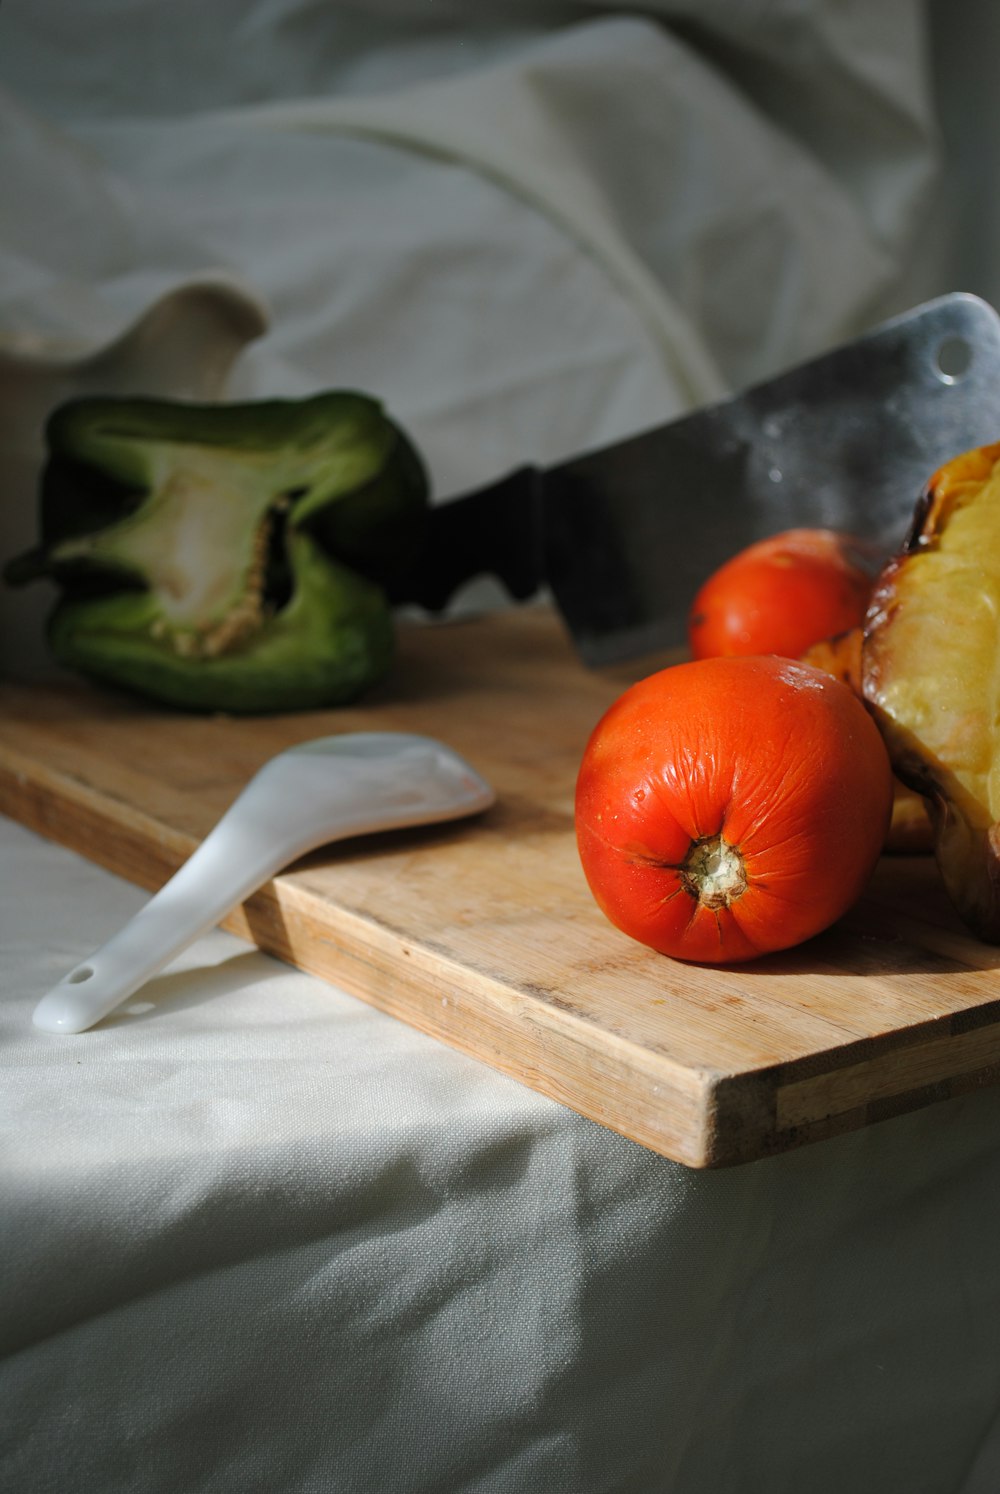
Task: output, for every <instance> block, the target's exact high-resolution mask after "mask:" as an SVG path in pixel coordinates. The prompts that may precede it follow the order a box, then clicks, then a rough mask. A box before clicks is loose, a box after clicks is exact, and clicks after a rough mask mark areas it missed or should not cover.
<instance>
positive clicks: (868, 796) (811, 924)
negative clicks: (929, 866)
mask: <svg viewBox="0 0 1000 1494" xmlns="http://www.w3.org/2000/svg"><path fill="white" fill-rule="evenodd" d="M891 808H892V769H891V767H890V765H889V756H888V753H887V751H886V748H885V746H884V744H883V741H882V737H881V735H880V733H879V730H878V728H877V726H876V725H875V723H874V721H873V720H872V718H871V716H870V715H869V714H868V712H867V710H866V709H865V707H864V705H863V704H862V702H861V701H860V700H859V699H858V698H857V696H856V695H855V694H854V693H853V692H852V691H851V690H850V689H849V687H848V686H847V685H845V684H843V683H842V682H841V681H840V680H837V679H834V678H833V676H832V675H828V674H825V673H824V672H823V671H822V670H819V669H815V668H813V667H812V666H811V665H808V664H801V663H797V662H794V661H792V660H789V659H780V658H777V657H775V656H773V655H768V656H762V657H757V658H746V659H742V658H741V659H704V660H700V661H695V662H692V663H685V664H675V665H673V666H672V667H670V668H668V669H662V670H660V671H659V672H658V673H656V674H652V675H650V676H649V677H648V678H647V679H644V680H641V681H640V682H639V683H638V684H636V685H633V686H632V687H631V688H630V689H628V690H626V691H625V693H624V694H623V695H621V696H620V697H619V698H618V700H617V701H616V702H615V703H614V705H612V707H611V708H610V710H608V711H607V712H606V713H605V715H604V716H603V717H602V718H601V720H600V721H599V722H598V724H597V726H596V727H595V729H594V731H593V733H592V735H591V738H590V741H589V742H588V744H587V748H586V751H585V752H584V755H583V760H582V762H581V765H580V771H579V776H578V779H577V788H576V829H577V844H578V846H579V852H580V860H581V863H582V865H583V870H584V873H585V875H586V878H587V881H588V883H589V885H590V889H591V891H592V892H593V894H594V897H595V898H596V900H597V902H598V905H599V906H600V907H601V909H602V910H603V911H604V913H605V914H606V915H607V917H608V918H609V919H610V920H611V922H612V923H613V924H615V925H616V926H617V927H618V928H620V929H622V930H623V931H624V932H625V933H626V934H629V935H631V936H632V938H634V939H638V940H639V941H640V942H641V943H643V944H648V945H651V946H652V948H653V949H656V950H659V951H660V952H661V953H662V954H667V955H673V956H675V957H677V958H678V959H685V960H694V961H700V962H708V963H712V962H715V963H723V962H729V961H736V960H748V959H752V958H753V957H754V956H755V955H759V954H763V953H765V952H767V951H770V950H777V949H785V948H788V947H789V946H790V945H793V944H798V943H800V942H801V941H802V940H803V939H807V938H809V937H810V936H811V935H813V934H817V933H819V932H820V930H822V929H824V928H826V927H827V926H828V925H829V924H831V923H833V922H834V920H835V919H837V918H839V917H840V915H841V914H842V913H844V912H846V910H847V909H848V908H849V907H850V905H851V904H852V903H853V902H854V900H855V899H856V898H857V897H858V895H859V893H860V892H861V890H862V888H863V887H864V885H865V883H866V881H867V879H868V877H869V875H870V873H871V871H872V869H873V867H874V865H875V862H876V861H877V859H878V856H879V853H880V851H881V849H882V845H883V842H884V839H885V834H886V830H887V828H888V824H889V816H890V812H891Z"/></svg>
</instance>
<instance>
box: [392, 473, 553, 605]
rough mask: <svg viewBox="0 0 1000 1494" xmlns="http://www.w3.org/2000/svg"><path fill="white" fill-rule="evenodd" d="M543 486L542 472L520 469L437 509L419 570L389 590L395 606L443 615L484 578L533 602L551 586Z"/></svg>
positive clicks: (411, 570)
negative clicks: (468, 585) (461, 592)
mask: <svg viewBox="0 0 1000 1494" xmlns="http://www.w3.org/2000/svg"><path fill="white" fill-rule="evenodd" d="M541 485H542V484H541V472H540V470H539V469H538V468H537V467H531V466H524V467H518V468H516V469H515V471H513V472H511V473H509V474H508V475H507V476H506V477H504V478H501V479H500V481H499V482H495V483H491V484H490V485H489V486H488V487H485V488H480V489H478V490H477V491H476V492H474V493H467V494H465V495H464V496H463V497H461V498H452V499H449V500H448V501H447V502H445V503H440V504H437V505H436V506H435V507H434V508H432V509H431V510H430V512H429V513H428V515H427V523H426V526H425V532H424V538H423V542H422V544H421V546H420V549H419V553H418V555H417V556H416V558H415V559H414V562H413V564H412V565H411V566H410V567H409V569H408V570H407V572H406V574H405V575H404V576H403V577H402V578H401V579H400V580H397V581H396V582H394V583H393V584H392V585H390V586H389V588H388V596H389V601H390V602H391V603H392V604H393V605H401V604H403V603H415V604H416V605H418V606H420V607H425V608H426V609H427V610H428V611H430V612H440V611H442V610H443V609H444V607H446V606H447V604H448V602H449V601H450V600H451V598H452V596H453V595H454V594H455V592H456V591H457V590H458V588H459V587H460V586H461V585H462V584H463V583H464V582H466V581H471V580H472V579H473V578H474V577H476V576H483V575H492V576H496V578H497V579H498V580H499V581H501V582H502V583H503V585H504V586H505V587H506V589H507V591H508V592H509V593H510V595H511V597H512V598H513V599H514V600H515V601H524V600H525V599H526V598H528V597H530V596H533V595H534V593H535V592H536V591H538V589H539V588H540V587H541V585H542V584H543V582H544V581H545V574H544V569H545V568H544V565H543V559H542V555H543V551H542V534H541V514H540V505H541Z"/></svg>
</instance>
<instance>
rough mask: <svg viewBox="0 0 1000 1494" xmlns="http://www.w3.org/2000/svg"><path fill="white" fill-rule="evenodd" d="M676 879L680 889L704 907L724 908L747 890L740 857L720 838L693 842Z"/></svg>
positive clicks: (712, 837) (744, 872) (736, 851)
mask: <svg viewBox="0 0 1000 1494" xmlns="http://www.w3.org/2000/svg"><path fill="white" fill-rule="evenodd" d="M680 876H681V884H682V886H683V887H684V890H685V891H686V892H688V893H690V894H691V896H692V897H693V898H696V899H697V900H698V902H699V903H701V904H702V906H703V907H706V908H711V909H715V908H728V907H729V905H730V904H731V903H734V902H735V901H736V899H737V898H740V897H742V896H743V894H744V892H746V890H747V876H746V867H745V866H744V863H743V857H742V856H741V855H740V853H739V851H738V850H737V849H736V847H735V846H733V845H730V844H729V841H728V840H723V838H722V836H721V835H705V836H703V837H702V838H701V840H693V841H692V842H691V845H690V848H689V850H688V853H687V855H686V856H685V858H684V862H683V864H682V866H681V868H680Z"/></svg>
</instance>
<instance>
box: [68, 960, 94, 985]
mask: <svg viewBox="0 0 1000 1494" xmlns="http://www.w3.org/2000/svg"><path fill="white" fill-rule="evenodd" d="M93 973H94V967H93V966H92V965H81V966H80V968H79V970H74V971H73V973H72V975H67V977H66V984H67V985H68V986H79V985H82V983H83V982H84V981H85V980H90V978H91V976H92V975H93Z"/></svg>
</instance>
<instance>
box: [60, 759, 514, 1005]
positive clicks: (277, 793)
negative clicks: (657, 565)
mask: <svg viewBox="0 0 1000 1494" xmlns="http://www.w3.org/2000/svg"><path fill="white" fill-rule="evenodd" d="M494 797H495V796H494V793H493V790H492V789H491V788H490V786H489V784H488V783H486V782H484V780H483V779H482V778H480V777H479V775H478V773H476V772H474V770H473V769H472V768H470V767H469V765H468V763H466V762H465V761H464V760H463V759H462V758H461V757H459V756H458V754H457V753H456V752H453V751H452V749H451V748H450V747H446V746H445V745H444V744H443V743H442V742H437V741H435V740H434V739H433V738H431V737H421V736H413V735H411V734H409V733H405V732H349V733H345V734H344V735H343V736H338V737H320V738H318V739H316V740H315V741H311V742H303V743H302V744H301V745H300V746H298V747H292V748H290V749H289V751H287V752H282V753H280V754H279V755H278V756H277V757H273V758H272V759H271V761H270V762H268V763H265V765H264V767H263V768H261V770H260V772H259V773H257V775H256V776H255V777H254V778H252V779H251V780H250V782H249V783H248V784H247V786H246V788H245V789H244V790H243V792H242V793H241V794H240V796H239V798H238V799H237V800H236V801H235V803H234V804H233V805H232V806H231V807H230V808H229V809H228V810H227V811H226V813H225V814H224V815H223V816H222V819H221V820H220V821H219V822H218V824H217V825H216V826H215V829H214V830H213V831H212V832H211V834H210V835H208V837H207V838H206V839H205V840H204V841H203V842H202V844H201V845H200V846H199V847H198V849H197V850H196V851H195V852H194V854H193V855H192V856H191V857H190V858H189V859H188V860H187V861H186V862H185V863H184V865H183V866H182V867H181V868H180V870H179V871H178V872H177V873H176V874H175V875H174V876H173V877H172V878H171V879H170V881H169V882H167V883H166V885H165V886H164V887H162V888H161V890H160V891H159V892H158V893H157V894H156V895H155V897H152V898H151V899H150V901H149V902H148V903H147V904H146V905H145V907H143V908H140V910H139V912H138V913H137V914H136V915H135V917H134V918H132V919H131V920H130V921H129V922H128V923H127V924H126V925H125V927H124V928H123V929H121V930H120V931H119V932H118V933H117V934H115V935H114V936H113V937H112V938H111V939H109V940H108V942H107V943H106V944H104V945H102V946H101V948H100V949H98V950H97V951H96V952H95V953H94V954H92V955H91V956H90V958H89V959H88V960H84V961H83V963H82V964H80V965H77V966H76V968H75V969H74V970H71V971H70V972H69V974H68V975H66V976H64V977H63V979H62V980H61V981H60V982H59V984H58V985H57V986H53V988H52V990H51V991H49V992H48V993H47V994H46V995H45V996H43V997H42V999H41V1001H40V1002H39V1004H38V1006H37V1008H36V1009H35V1014H34V1022H35V1026H36V1027H41V1028H43V1029H44V1030H45V1031H46V1032H60V1033H74V1032H84V1031H85V1030H86V1029H87V1028H88V1027H92V1026H93V1025H94V1023H95V1022H99V1021H100V1020H101V1018H102V1017H106V1016H107V1014H108V1013H109V1012H110V1011H113V1010H114V1008H115V1007H116V1006H120V1005H121V1003H122V1002H123V1001H125V1000H127V999H128V997H129V996H131V995H132V993H133V992H134V991H136V990H137V989H138V988H139V986H141V985H142V984H143V983H144V982H145V981H147V980H149V979H150V977H151V976H153V975H156V974H157V972H158V971H160V970H162V969H163V967H164V966H165V965H167V964H169V962H170V961H171V960H172V959H173V958H174V956H175V955H178V954H179V953H180V952H181V950H182V949H186V948H187V946H188V945H189V944H191V943H193V942H194V940H195V939H199V938H200V937H201V936H202V935H203V934H206V933H207V932H208V931H209V929H212V928H214V927H215V925H216V924H217V923H218V922H219V921H220V920H221V919H222V918H224V917H225V915H226V914H227V913H228V912H229V911H230V909H232V908H234V907H236V905H237V904H238V903H241V902H243V900H244V899H245V898H247V897H249V896H250V894H251V893H252V892H255V891H256V890H257V888H258V887H261V886H263V884H264V883H265V882H266V881H268V880H269V878H271V877H272V876H274V874H275V873H276V872H278V871H280V870H281V868H282V867H284V866H287V865H288V863H289V862H290V861H293V860H294V859H295V858H296V857H297V856H302V855H304V854H305V853H306V852H307V851H312V850H315V849H316V847H317V846H321V845H326V844H327V843H328V842H330V841H334V840H342V839H343V838H344V837H345V836H348V835H366V834H368V833H370V832H372V831H375V830H394V829H399V828H401V827H404V826H408V825H429V824H434V823H436V822H437V821H440V820H451V819H459V818H461V817H462V816H463V815H469V814H475V813H477V812H478V811H479V810H483V809H488V808H489V806H490V805H491V804H492V803H493V802H494Z"/></svg>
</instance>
